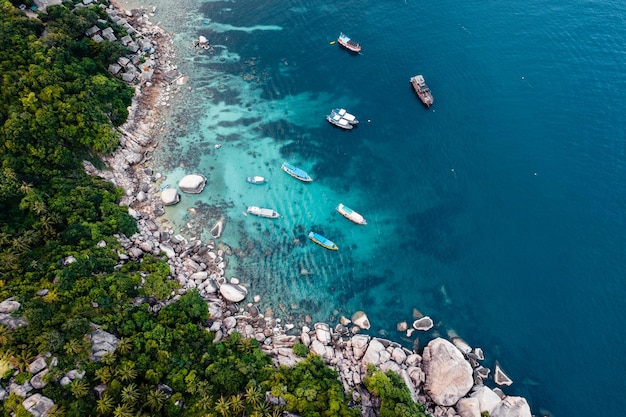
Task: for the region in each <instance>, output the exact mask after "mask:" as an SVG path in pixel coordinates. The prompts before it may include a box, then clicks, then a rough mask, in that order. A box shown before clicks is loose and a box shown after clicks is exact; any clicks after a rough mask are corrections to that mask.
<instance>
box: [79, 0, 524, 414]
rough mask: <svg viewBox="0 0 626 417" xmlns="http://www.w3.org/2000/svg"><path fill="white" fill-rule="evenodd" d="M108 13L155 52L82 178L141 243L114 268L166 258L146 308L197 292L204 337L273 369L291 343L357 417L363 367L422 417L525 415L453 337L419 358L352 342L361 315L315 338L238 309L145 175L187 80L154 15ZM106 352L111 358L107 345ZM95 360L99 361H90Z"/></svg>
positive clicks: (231, 290)
mask: <svg viewBox="0 0 626 417" xmlns="http://www.w3.org/2000/svg"><path fill="white" fill-rule="evenodd" d="M113 5H114V6H115V8H111V9H110V10H107V11H108V12H109V14H110V15H123V16H124V19H125V20H127V21H128V23H129V24H130V25H132V27H133V28H134V29H135V30H136V32H137V34H138V35H137V36H141V37H144V38H147V39H149V40H150V41H151V42H152V45H153V46H154V47H153V48H152V52H151V54H150V62H151V63H152V64H153V68H151V70H152V73H151V76H150V77H149V78H147V77H146V78H141V77H140V78H139V83H138V84H137V85H136V90H137V91H136V95H135V98H134V100H133V105H132V107H131V109H130V115H129V118H128V122H127V123H126V124H125V125H124V126H122V127H121V128H120V132H121V133H122V136H121V140H120V146H119V149H118V150H117V151H116V152H115V153H114V154H113V155H111V156H108V157H106V158H104V159H105V162H106V164H107V165H108V167H109V168H110V169H108V170H102V171H99V170H97V169H96V168H95V167H93V166H92V165H91V164H89V163H85V168H86V170H87V172H89V173H91V174H94V175H99V176H101V177H102V178H104V179H107V180H109V181H111V182H113V183H114V184H115V185H116V186H118V187H122V188H123V189H125V190H126V193H125V196H124V197H123V199H122V201H121V204H124V205H127V206H128V207H129V213H130V214H131V215H132V216H133V217H134V218H135V219H136V220H137V225H138V228H139V233H137V234H136V235H134V236H131V237H126V236H118V239H119V241H120V242H121V244H122V248H123V249H124V252H122V253H120V254H119V265H118V266H121V264H123V263H125V262H127V261H136V260H139V259H141V258H142V257H143V256H144V255H145V254H155V255H158V254H160V253H165V255H166V256H167V258H168V263H169V266H170V276H171V278H172V279H175V280H176V281H177V282H178V283H179V284H180V286H181V289H180V290H179V294H177V295H175V296H174V297H172V299H170V300H168V301H167V302H160V303H155V304H153V305H151V308H152V309H153V311H158V310H159V309H160V308H162V307H163V306H164V305H166V304H167V303H171V302H173V301H175V300H177V299H178V298H179V297H180V294H182V293H184V292H186V291H189V290H192V289H196V290H198V291H199V292H200V294H201V296H202V297H203V298H204V299H205V300H206V301H207V303H208V306H209V312H210V317H211V319H210V320H211V321H210V326H209V330H211V331H213V332H215V333H216V340H220V339H221V338H222V337H224V336H225V335H227V334H230V333H232V332H234V331H237V332H240V333H241V334H242V335H244V336H245V337H250V338H255V339H256V340H258V341H259V342H260V345H261V348H262V349H263V350H264V351H265V352H267V353H268V354H270V355H271V356H272V358H273V359H274V362H275V363H276V364H283V365H288V366H289V365H294V364H295V363H297V361H298V360H300V358H299V357H297V356H296V355H295V354H294V353H293V350H292V347H293V346H294V345H295V344H296V343H303V344H305V345H306V346H307V347H308V348H309V350H310V351H311V352H313V353H315V354H318V355H320V356H321V357H322V358H323V359H324V360H325V361H326V362H327V363H328V364H329V365H330V366H332V367H334V368H335V369H336V370H337V371H338V372H339V374H340V378H341V381H342V383H343V386H344V389H345V391H346V392H347V393H352V395H353V397H354V399H355V400H358V401H359V403H360V404H361V407H362V410H363V411H362V414H363V415H364V416H365V415H367V416H369V415H376V414H375V412H374V410H375V408H376V401H375V399H374V398H371V397H370V396H369V394H368V392H367V391H366V390H365V389H364V387H363V386H362V381H363V378H364V377H365V375H366V368H367V365H368V364H373V365H374V366H376V367H377V368H378V369H380V370H383V371H388V370H391V371H394V372H397V373H398V374H399V375H400V376H401V377H402V378H403V380H404V381H405V383H406V384H407V386H408V387H409V389H410V390H411V393H412V397H413V399H414V400H415V401H418V402H420V403H422V404H424V405H425V406H426V412H428V413H430V414H432V415H433V416H438V417H439V416H448V417H455V416H460V417H479V416H480V415H481V412H483V411H488V412H489V413H490V415H491V416H493V417H514V416H515V417H517V416H519V417H527V416H528V417H529V416H530V415H531V413H530V408H529V406H528V403H527V402H526V400H525V399H524V398H521V397H515V396H507V395H505V394H504V393H503V391H502V390H501V389H499V388H495V389H491V388H488V387H487V386H486V385H484V384H483V381H484V380H486V379H487V378H488V377H489V373H490V372H489V369H487V368H485V367H483V366H482V365H481V364H480V361H481V360H483V357H482V351H481V350H480V349H472V348H471V347H470V346H468V345H467V344H466V343H465V342H464V341H463V340H462V339H461V338H459V337H458V336H456V335H454V334H450V335H449V338H450V340H446V339H443V338H437V339H435V340H432V341H430V342H429V343H428V344H427V345H426V346H425V347H424V350H423V352H422V354H421V355H420V354H418V352H415V351H411V350H409V349H407V348H405V347H403V346H402V345H400V344H399V343H396V342H393V341H390V340H386V339H381V338H375V337H371V336H368V335H365V334H360V333H358V332H359V330H360V329H361V328H365V329H367V328H368V327H369V323H368V322H367V316H366V315H365V314H357V315H356V316H354V317H353V319H354V320H348V319H345V318H344V319H342V322H341V323H339V324H337V325H336V326H334V327H331V326H330V325H329V324H327V323H316V324H315V325H314V326H313V328H310V327H308V326H303V327H301V328H296V326H295V325H294V324H291V323H282V321H281V319H280V318H275V317H273V314H272V313H271V311H265V312H262V311H261V309H260V307H259V303H260V301H261V300H260V297H258V296H256V297H253V300H254V302H249V303H247V304H243V303H242V302H243V301H244V300H245V299H246V298H247V296H248V290H247V289H246V288H245V286H243V285H241V283H240V282H239V281H238V280H237V279H236V278H230V279H229V278H227V277H226V273H225V270H226V268H227V265H228V256H229V255H230V254H231V253H232V248H230V247H229V246H228V245H225V244H223V243H216V242H215V241H209V242H202V241H201V240H200V239H198V238H193V237H192V238H189V239H187V238H185V237H184V236H182V235H179V234H176V233H175V231H174V230H173V228H172V227H169V226H168V224H167V223H166V222H165V221H163V220H161V219H160V218H159V217H160V216H161V215H162V214H163V213H164V209H163V202H162V200H161V198H160V191H161V190H160V189H159V187H158V185H157V184H158V180H159V179H160V175H159V174H158V173H155V172H154V171H153V170H152V169H151V168H150V167H149V162H150V160H151V155H152V151H153V150H154V148H155V147H156V146H158V144H157V143H156V142H155V140H154V139H153V138H154V134H155V133H156V132H158V131H160V130H163V129H164V128H165V125H164V121H163V120H164V117H161V112H163V111H164V109H166V108H167V107H168V105H169V104H168V103H169V100H171V99H172V98H173V97H175V95H176V94H177V93H178V92H180V89H182V88H185V87H184V82H185V77H184V76H183V75H182V74H180V73H179V72H178V71H177V68H176V66H175V64H174V63H173V62H174V54H173V48H172V40H171V38H170V35H169V34H168V33H167V32H165V31H164V30H163V29H161V28H159V27H158V25H155V24H152V23H151V22H150V17H151V16H150V14H153V13H154V10H153V11H152V13H149V12H146V11H145V10H132V11H124V10H123V9H122V8H121V7H119V5H116V4H115V3H113ZM190 42H191V40H190ZM143 301H145V302H147V301H146V300H143ZM429 320H430V319H429V318H421V319H419V320H416V322H415V323H414V326H413V328H414V329H416V330H418V331H419V330H424V329H427V328H430V327H428V326H432V320H430V322H428V321H429ZM355 323H358V325H357V324H355ZM349 326H350V327H349ZM92 337H93V336H92ZM108 345H110V346H113V348H114V346H115V340H114V338H113V339H112V341H111V342H110V343H108ZM95 346H96V345H95V344H94V347H95ZM105 350H106V349H105ZM93 354H94V355H95V357H97V356H98V352H97V351H94V352H93ZM494 375H499V378H500V380H498V379H497V378H496V382H500V383H502V384H503V385H508V384H510V382H511V381H510V380H508V381H507V379H508V377H506V375H505V374H504V373H503V372H502V371H501V370H500V369H496V372H494Z"/></svg>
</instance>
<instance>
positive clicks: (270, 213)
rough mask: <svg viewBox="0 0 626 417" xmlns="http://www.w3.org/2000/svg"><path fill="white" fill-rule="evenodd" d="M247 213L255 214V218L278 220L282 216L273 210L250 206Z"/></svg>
mask: <svg viewBox="0 0 626 417" xmlns="http://www.w3.org/2000/svg"><path fill="white" fill-rule="evenodd" d="M246 211H247V212H248V213H250V214H254V215H255V216H259V217H267V218H268V219H277V218H279V217H280V214H278V213H277V212H276V211H274V210H272V209H268V208H261V207H257V206H250V207H248V209H247V210H246Z"/></svg>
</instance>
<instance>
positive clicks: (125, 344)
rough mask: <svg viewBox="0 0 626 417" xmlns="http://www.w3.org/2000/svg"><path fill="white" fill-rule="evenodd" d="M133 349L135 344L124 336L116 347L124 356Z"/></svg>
mask: <svg viewBox="0 0 626 417" xmlns="http://www.w3.org/2000/svg"><path fill="white" fill-rule="evenodd" d="M131 350H133V344H132V342H131V340H130V339H129V338H127V337H122V338H121V339H120V341H119V343H118V344H117V347H116V348H115V351H116V352H119V353H120V355H122V356H124V355H126V354H127V353H128V352H130V351H131Z"/></svg>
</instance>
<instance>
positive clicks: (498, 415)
mask: <svg viewBox="0 0 626 417" xmlns="http://www.w3.org/2000/svg"><path fill="white" fill-rule="evenodd" d="M489 415H490V416H491V417H531V413H530V407H529V406H528V402H527V401H526V399H525V398H522V397H512V396H506V397H504V399H503V400H502V401H500V403H499V404H498V405H497V406H496V407H495V408H494V410H493V411H492V412H491V413H489Z"/></svg>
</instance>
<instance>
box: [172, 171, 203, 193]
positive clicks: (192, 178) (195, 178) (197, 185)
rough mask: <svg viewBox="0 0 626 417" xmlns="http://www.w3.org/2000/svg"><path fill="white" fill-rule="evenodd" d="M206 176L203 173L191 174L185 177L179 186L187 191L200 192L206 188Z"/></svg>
mask: <svg viewBox="0 0 626 417" xmlns="http://www.w3.org/2000/svg"><path fill="white" fill-rule="evenodd" d="M205 184H206V178H205V177H204V176H202V175H198V174H191V175H186V176H185V177H183V179H182V180H180V182H179V183H178V188H180V190H181V191H183V192H185V193H191V194H198V193H200V192H202V190H203V189H204V185H205Z"/></svg>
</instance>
